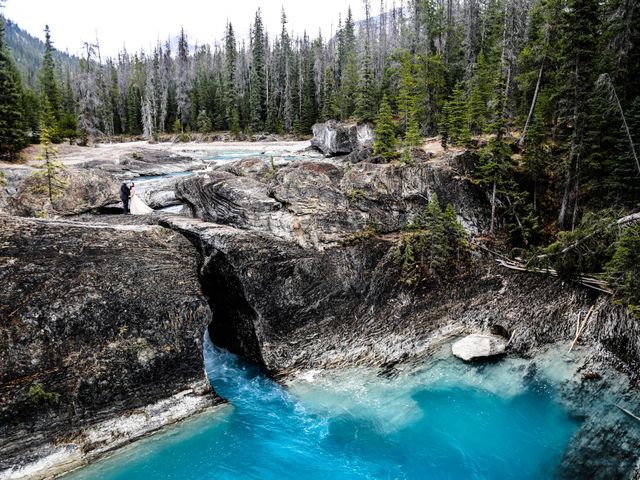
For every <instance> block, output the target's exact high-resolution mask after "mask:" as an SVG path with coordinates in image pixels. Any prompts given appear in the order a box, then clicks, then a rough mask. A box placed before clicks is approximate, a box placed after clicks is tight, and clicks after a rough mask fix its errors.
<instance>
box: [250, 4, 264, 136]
mask: <svg viewBox="0 0 640 480" xmlns="http://www.w3.org/2000/svg"><path fill="white" fill-rule="evenodd" d="M264 41H265V40H264V28H263V26H262V17H261V14H260V9H258V11H257V12H256V17H255V23H254V25H253V35H252V45H251V57H252V58H251V85H250V92H251V97H250V117H251V128H252V129H253V130H254V131H261V130H262V129H263V128H264V122H265V120H266V79H265V67H266V65H265V51H264Z"/></svg>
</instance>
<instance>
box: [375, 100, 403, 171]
mask: <svg viewBox="0 0 640 480" xmlns="http://www.w3.org/2000/svg"><path fill="white" fill-rule="evenodd" d="M396 148H397V141H396V135H395V130H394V126H393V117H392V115H391V107H390V106H389V102H388V101H387V97H386V96H385V97H383V98H382V102H381V103H380V109H379V111H378V118H377V120H376V129H375V140H374V143H373V152H374V153H375V154H376V155H381V156H383V157H384V158H386V159H391V158H394V157H395V156H396Z"/></svg>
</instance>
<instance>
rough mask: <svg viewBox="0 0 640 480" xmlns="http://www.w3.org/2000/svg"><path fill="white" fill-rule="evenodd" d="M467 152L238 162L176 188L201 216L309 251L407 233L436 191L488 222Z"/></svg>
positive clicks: (462, 216) (476, 225)
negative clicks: (371, 233) (408, 159)
mask: <svg viewBox="0 0 640 480" xmlns="http://www.w3.org/2000/svg"><path fill="white" fill-rule="evenodd" d="M462 158H463V156H461V155H455V154H452V155H449V156H447V157H446V158H444V159H440V160H439V161H438V162H433V163H432V162H428V161H426V160H425V161H421V162H419V163H416V165H414V166H401V165H394V164H372V163H358V164H355V165H349V166H346V165H344V164H341V163H336V162H328V161H297V162H292V163H290V164H288V165H286V166H283V167H280V168H275V169H273V168H272V167H271V166H270V165H268V162H266V161H265V160H260V159H254V160H251V161H248V160H243V161H239V162H232V163H230V164H228V165H226V166H224V167H223V168H221V169H217V170H215V171H214V172H212V173H211V174H202V175H198V176H195V177H191V178H188V179H185V180H182V181H179V182H178V183H177V184H176V197H177V198H178V199H179V200H181V201H183V202H184V203H186V204H187V205H189V206H190V207H191V209H192V210H193V212H194V214H195V215H196V216H197V217H198V218H201V219H204V220H207V221H214V222H218V223H223V224H226V225H231V226H234V227H238V228H242V229H248V230H252V231H257V232H262V233H269V234H271V235H274V236H276V237H278V238H280V239H283V240H289V241H293V242H296V243H297V244H298V245H300V246H303V247H314V248H320V249H323V248H330V247H332V246H336V245H338V244H340V243H342V242H344V241H346V240H348V239H349V238H351V237H352V236H354V235H357V234H358V233H359V232H362V231H363V230H365V229H368V228H373V229H375V230H377V231H378V232H380V233H388V232H394V231H398V230H400V229H402V227H403V226H404V225H406V224H407V223H409V222H410V221H411V220H412V219H414V218H415V217H416V216H417V215H420V214H421V213H422V211H423V209H424V207H425V205H426V204H427V202H428V201H429V199H430V197H431V196H432V195H433V194H437V195H438V198H439V200H440V202H441V203H442V204H443V205H446V204H448V203H451V204H452V205H453V206H454V208H455V210H456V212H457V213H458V215H459V221H460V222H461V223H462V224H463V225H464V226H465V228H466V229H467V230H468V231H470V232H472V233H477V232H479V231H482V230H483V229H484V228H485V227H486V225H487V219H488V218H489V209H488V202H487V201H486V199H485V198H484V197H483V195H482V193H481V192H480V191H479V190H478V188H477V187H476V186H475V185H473V184H472V183H471V182H470V181H469V180H467V179H465V177H464V173H463V169H464V168H465V167H464V164H462V163H460V159H462Z"/></svg>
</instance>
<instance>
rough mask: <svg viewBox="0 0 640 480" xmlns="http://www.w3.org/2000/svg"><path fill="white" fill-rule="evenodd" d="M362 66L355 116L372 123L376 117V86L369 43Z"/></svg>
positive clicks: (366, 44)
mask: <svg viewBox="0 0 640 480" xmlns="http://www.w3.org/2000/svg"><path fill="white" fill-rule="evenodd" d="M364 48H365V49H364V54H363V56H362V64H361V67H360V83H359V85H358V93H357V97H356V111H355V116H356V117H357V118H358V119H359V120H361V121H365V122H370V121H373V120H374V119H375V116H376V103H377V102H376V86H375V79H374V77H373V67H372V64H371V53H370V52H369V43H368V42H367V43H365V47H364Z"/></svg>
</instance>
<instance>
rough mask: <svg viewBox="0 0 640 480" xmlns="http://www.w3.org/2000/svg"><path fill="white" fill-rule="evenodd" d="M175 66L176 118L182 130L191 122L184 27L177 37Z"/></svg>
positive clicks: (188, 70)
mask: <svg viewBox="0 0 640 480" xmlns="http://www.w3.org/2000/svg"><path fill="white" fill-rule="evenodd" d="M177 67H178V68H177V74H178V79H177V81H176V104H177V114H178V118H180V123H181V125H182V130H183V131H184V129H185V127H187V125H189V123H190V122H191V101H190V100H191V99H190V81H189V72H190V66H189V43H188V42H187V35H186V34H185V33H184V28H183V29H181V30H180V38H179V39H178V58H177Z"/></svg>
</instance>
